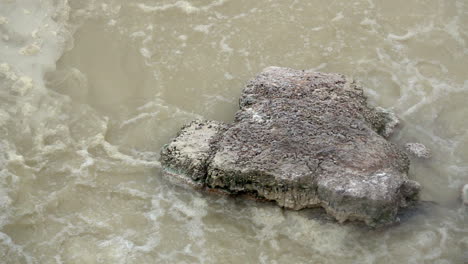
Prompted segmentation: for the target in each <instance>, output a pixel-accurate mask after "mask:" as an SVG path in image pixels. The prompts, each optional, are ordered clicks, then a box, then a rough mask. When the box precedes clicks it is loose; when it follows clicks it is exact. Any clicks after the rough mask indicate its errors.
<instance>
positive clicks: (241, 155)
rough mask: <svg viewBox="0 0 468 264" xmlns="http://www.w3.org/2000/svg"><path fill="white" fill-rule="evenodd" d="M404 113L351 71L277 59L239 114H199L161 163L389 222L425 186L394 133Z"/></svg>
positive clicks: (175, 171) (199, 179) (191, 175)
mask: <svg viewBox="0 0 468 264" xmlns="http://www.w3.org/2000/svg"><path fill="white" fill-rule="evenodd" d="M396 123H397V119H396V117H395V116H394V115H392V114H391V113H390V112H388V111H384V110H383V109H381V108H372V107H369V106H368V105H367V103H366V97H365V96H364V94H363V91H362V89H361V88H360V87H359V86H358V85H356V83H354V82H353V81H351V80H349V79H347V78H346V77H345V76H343V75H340V74H333V73H318V72H312V71H298V70H292V69H288V68H279V67H269V68H266V69H265V70H264V71H263V72H262V73H260V74H259V75H258V76H257V77H256V78H255V79H253V80H252V81H250V82H249V83H248V84H247V86H246V87H245V89H244V91H243V93H242V96H241V98H240V110H239V111H238V112H237V113H236V116H235V121H234V122H233V123H232V124H230V125H225V124H221V123H219V122H214V121H202V120H197V121H194V122H192V123H191V124H189V125H187V126H185V127H184V128H182V130H181V132H180V133H179V135H178V136H177V137H176V138H175V139H174V140H173V141H172V142H171V143H170V144H168V145H166V146H164V148H163V150H162V152H161V163H162V165H163V167H164V168H165V171H166V173H167V175H168V177H169V178H171V179H178V180H183V181H184V182H188V183H191V184H193V185H196V186H201V187H206V188H209V189H216V190H222V191H225V192H228V193H232V194H239V193H241V194H245V193H246V194H251V195H254V196H256V197H259V198H265V199H268V200H272V201H276V202H277V203H278V205H280V206H283V207H286V208H291V209H295V210H298V209H302V208H309V207H318V206H320V207H323V208H325V209H326V211H327V212H328V213H329V214H331V215H333V216H334V217H335V218H336V219H337V220H338V221H340V222H343V221H345V220H361V221H364V222H366V223H367V224H369V225H380V224H386V223H391V222H393V221H395V218H396V214H397V211H398V209H399V208H401V207H405V206H407V204H408V202H409V201H412V200H414V199H416V198H417V195H418V193H419V189H420V186H419V184H418V183H417V182H414V181H411V180H409V179H408V177H407V173H408V168H409V159H408V157H407V155H406V154H405V153H404V152H403V151H401V150H400V149H399V148H398V147H396V146H395V145H394V144H392V143H390V142H388V141H387V140H386V139H385V138H384V136H385V137H387V136H389V135H390V133H391V130H392V129H393V128H394V127H395V124H396Z"/></svg>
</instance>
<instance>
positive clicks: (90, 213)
mask: <svg viewBox="0 0 468 264" xmlns="http://www.w3.org/2000/svg"><path fill="white" fill-rule="evenodd" d="M270 65H277V66H287V67H292V68H297V69H310V68H313V69H316V70H320V71H326V72H342V73H345V74H347V75H350V76H353V77H355V78H356V79H357V80H359V81H360V82H361V83H362V84H363V86H364V87H365V89H366V93H367V95H368V96H369V100H370V102H371V103H372V104H375V105H380V106H384V107H387V108H390V109H392V110H394V111H395V112H396V113H397V114H398V115H399V116H400V117H401V118H402V119H403V121H404V126H403V128H402V129H401V131H400V132H399V133H398V134H397V135H395V136H394V137H393V138H392V141H394V142H395V143H397V144H401V145H403V144H404V143H407V142H414V141H418V142H421V143H424V144H425V145H427V146H428V147H430V148H431V149H432V151H433V158H432V159H431V160H430V161H413V163H412V167H411V170H410V177H411V178H412V179H416V180H418V181H419V182H421V184H422V186H423V188H424V189H423V191H422V195H421V196H422V197H421V198H422V199H423V200H426V201H433V202H435V203H434V204H431V205H428V206H427V207H426V208H425V209H422V210H415V211H411V212H407V213H405V214H403V215H402V216H401V223H400V224H399V225H396V226H393V227H391V228H386V229H379V230H369V229H367V228H364V227H362V226H359V225H354V224H345V225H339V224H337V223H334V222H332V221H329V220H324V219H322V217H316V216H315V213H314V212H312V211H301V212H293V211H288V210H282V209H280V208H278V207H276V206H274V205H271V204H264V203H257V202H254V201H244V200H239V199H232V198H227V197H220V196H215V195H210V194H203V193H199V192H197V191H193V190H190V189H183V188H180V187H176V186H172V185H170V184H169V183H167V182H164V181H163V180H162V179H161V178H160V173H161V171H160V168H159V163H158V162H157V159H158V156H159V149H160V148H161V146H162V145H163V144H165V143H167V142H168V141H169V140H170V138H171V137H173V136H174V135H175V133H176V132H177V130H178V129H179V128H180V126H181V125H182V124H184V123H186V122H188V121H190V120H192V119H194V118H202V117H203V118H207V119H216V120H222V121H226V122H229V121H231V120H232V117H233V114H234V113H235V111H236V109H237V99H238V96H239V94H240V92H241V89H242V86H243V85H244V83H245V82H246V81H247V80H248V79H249V78H252V77H253V76H254V75H255V74H256V73H258V72H259V71H261V69H262V68H264V67H266V66H270ZM467 65H468V3H467V2H466V1H464V0H414V1H401V0H398V1H385V0H358V1H345V0H337V1H331V2H330V1H324V0H313V1H293V0H290V1H271V0H257V1H251V0H190V1H189V0H186V1H182V0H181V1H170V0H159V1H150V0H140V1H125V0H69V1H65V0H0V263H8V264H9V263H438V264H442V263H454V264H458V263H464V262H467V261H468V254H467V252H468V224H467V219H466V216H467V211H468V210H467V209H466V208H463V207H462V206H461V203H460V201H459V200H458V199H459V191H460V188H461V186H462V185H463V184H466V183H468V122H467V121H466V116H468V107H467V105H466V102H467V101H468V80H467V76H468V72H467Z"/></svg>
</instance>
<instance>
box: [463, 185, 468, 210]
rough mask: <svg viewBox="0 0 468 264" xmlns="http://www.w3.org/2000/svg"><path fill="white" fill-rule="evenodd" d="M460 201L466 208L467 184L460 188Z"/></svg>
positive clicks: (467, 202)
mask: <svg viewBox="0 0 468 264" xmlns="http://www.w3.org/2000/svg"><path fill="white" fill-rule="evenodd" d="M462 201H463V204H464V205H467V206H468V184H465V186H463V188H462Z"/></svg>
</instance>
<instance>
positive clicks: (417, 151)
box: [405, 143, 431, 159]
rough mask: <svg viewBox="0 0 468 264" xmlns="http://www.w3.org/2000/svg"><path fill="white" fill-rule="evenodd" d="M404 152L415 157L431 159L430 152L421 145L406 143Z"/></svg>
mask: <svg viewBox="0 0 468 264" xmlns="http://www.w3.org/2000/svg"><path fill="white" fill-rule="evenodd" d="M405 147H406V150H407V151H408V152H409V153H410V154H412V155H413V156H415V157H418V158H423V159H428V158H430V157H431V151H430V150H429V149H428V148H427V147H426V146H424V145H423V144H421V143H407V144H406V145H405Z"/></svg>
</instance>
